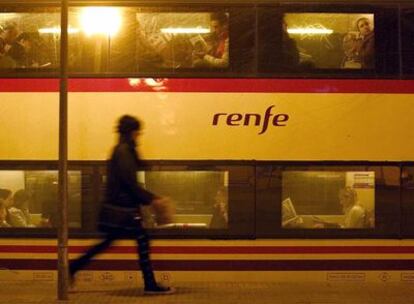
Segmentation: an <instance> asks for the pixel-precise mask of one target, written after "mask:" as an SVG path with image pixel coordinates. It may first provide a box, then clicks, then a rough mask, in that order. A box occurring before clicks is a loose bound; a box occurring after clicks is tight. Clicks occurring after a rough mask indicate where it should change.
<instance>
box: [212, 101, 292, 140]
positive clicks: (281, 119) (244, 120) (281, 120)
mask: <svg viewBox="0 0 414 304" xmlns="http://www.w3.org/2000/svg"><path fill="white" fill-rule="evenodd" d="M272 108H274V105H271V106H270V107H268V108H267V109H266V111H265V113H264V117H263V119H262V115H260V114H257V113H246V114H240V113H230V114H228V113H216V114H214V116H213V126H217V125H218V124H219V121H221V122H223V121H225V123H226V125H228V126H232V127H237V126H250V125H251V124H253V125H255V126H260V125H261V126H262V130H261V131H260V132H259V135H261V134H263V133H264V132H266V130H267V127H268V126H269V120H270V117H271V116H273V119H272V125H273V126H275V127H285V126H286V125H287V121H288V120H289V115H288V114H282V113H279V114H272V113H271V111H272ZM223 123H224V122H223Z"/></svg>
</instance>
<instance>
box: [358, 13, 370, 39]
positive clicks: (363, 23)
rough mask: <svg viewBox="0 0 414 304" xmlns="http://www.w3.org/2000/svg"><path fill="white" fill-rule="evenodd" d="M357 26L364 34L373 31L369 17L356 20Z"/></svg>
mask: <svg viewBox="0 0 414 304" xmlns="http://www.w3.org/2000/svg"><path fill="white" fill-rule="evenodd" d="M356 27H357V30H358V31H359V32H360V33H361V35H362V36H366V35H368V34H369V33H371V32H372V26H371V22H370V21H369V19H368V18H367V17H362V18H359V19H358V20H357V22H356Z"/></svg>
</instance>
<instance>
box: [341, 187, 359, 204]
mask: <svg viewBox="0 0 414 304" xmlns="http://www.w3.org/2000/svg"><path fill="white" fill-rule="evenodd" d="M339 195H340V196H345V197H349V198H351V200H352V202H353V203H354V204H355V203H356V201H357V192H356V191H355V189H354V188H352V187H345V188H343V189H341V190H340V191H339Z"/></svg>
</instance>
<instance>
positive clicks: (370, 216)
mask: <svg viewBox="0 0 414 304" xmlns="http://www.w3.org/2000/svg"><path fill="white" fill-rule="evenodd" d="M281 214H282V222H281V225H282V227H283V228H286V229H292V228H293V229H295V228H301V229H317V228H324V229H329V228H337V229H338V228H343V229H372V228H374V227H375V173H374V172H373V171H363V172H356V171H352V172H327V171H288V172H283V180H282V210H281Z"/></svg>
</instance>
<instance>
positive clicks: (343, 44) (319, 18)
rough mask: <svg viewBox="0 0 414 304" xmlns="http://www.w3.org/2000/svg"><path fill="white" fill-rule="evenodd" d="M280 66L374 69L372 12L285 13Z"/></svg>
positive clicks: (301, 68) (306, 68) (300, 68)
mask: <svg viewBox="0 0 414 304" xmlns="http://www.w3.org/2000/svg"><path fill="white" fill-rule="evenodd" d="M282 23H283V24H282V26H283V30H282V57H283V60H282V61H281V64H282V65H286V66H287V67H289V68H291V69H292V68H295V69H299V70H303V69H305V70H309V69H366V70H369V69H374V68H375V28H374V15H373V14H338V13H287V14H285V15H284V18H283V22H282Z"/></svg>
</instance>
